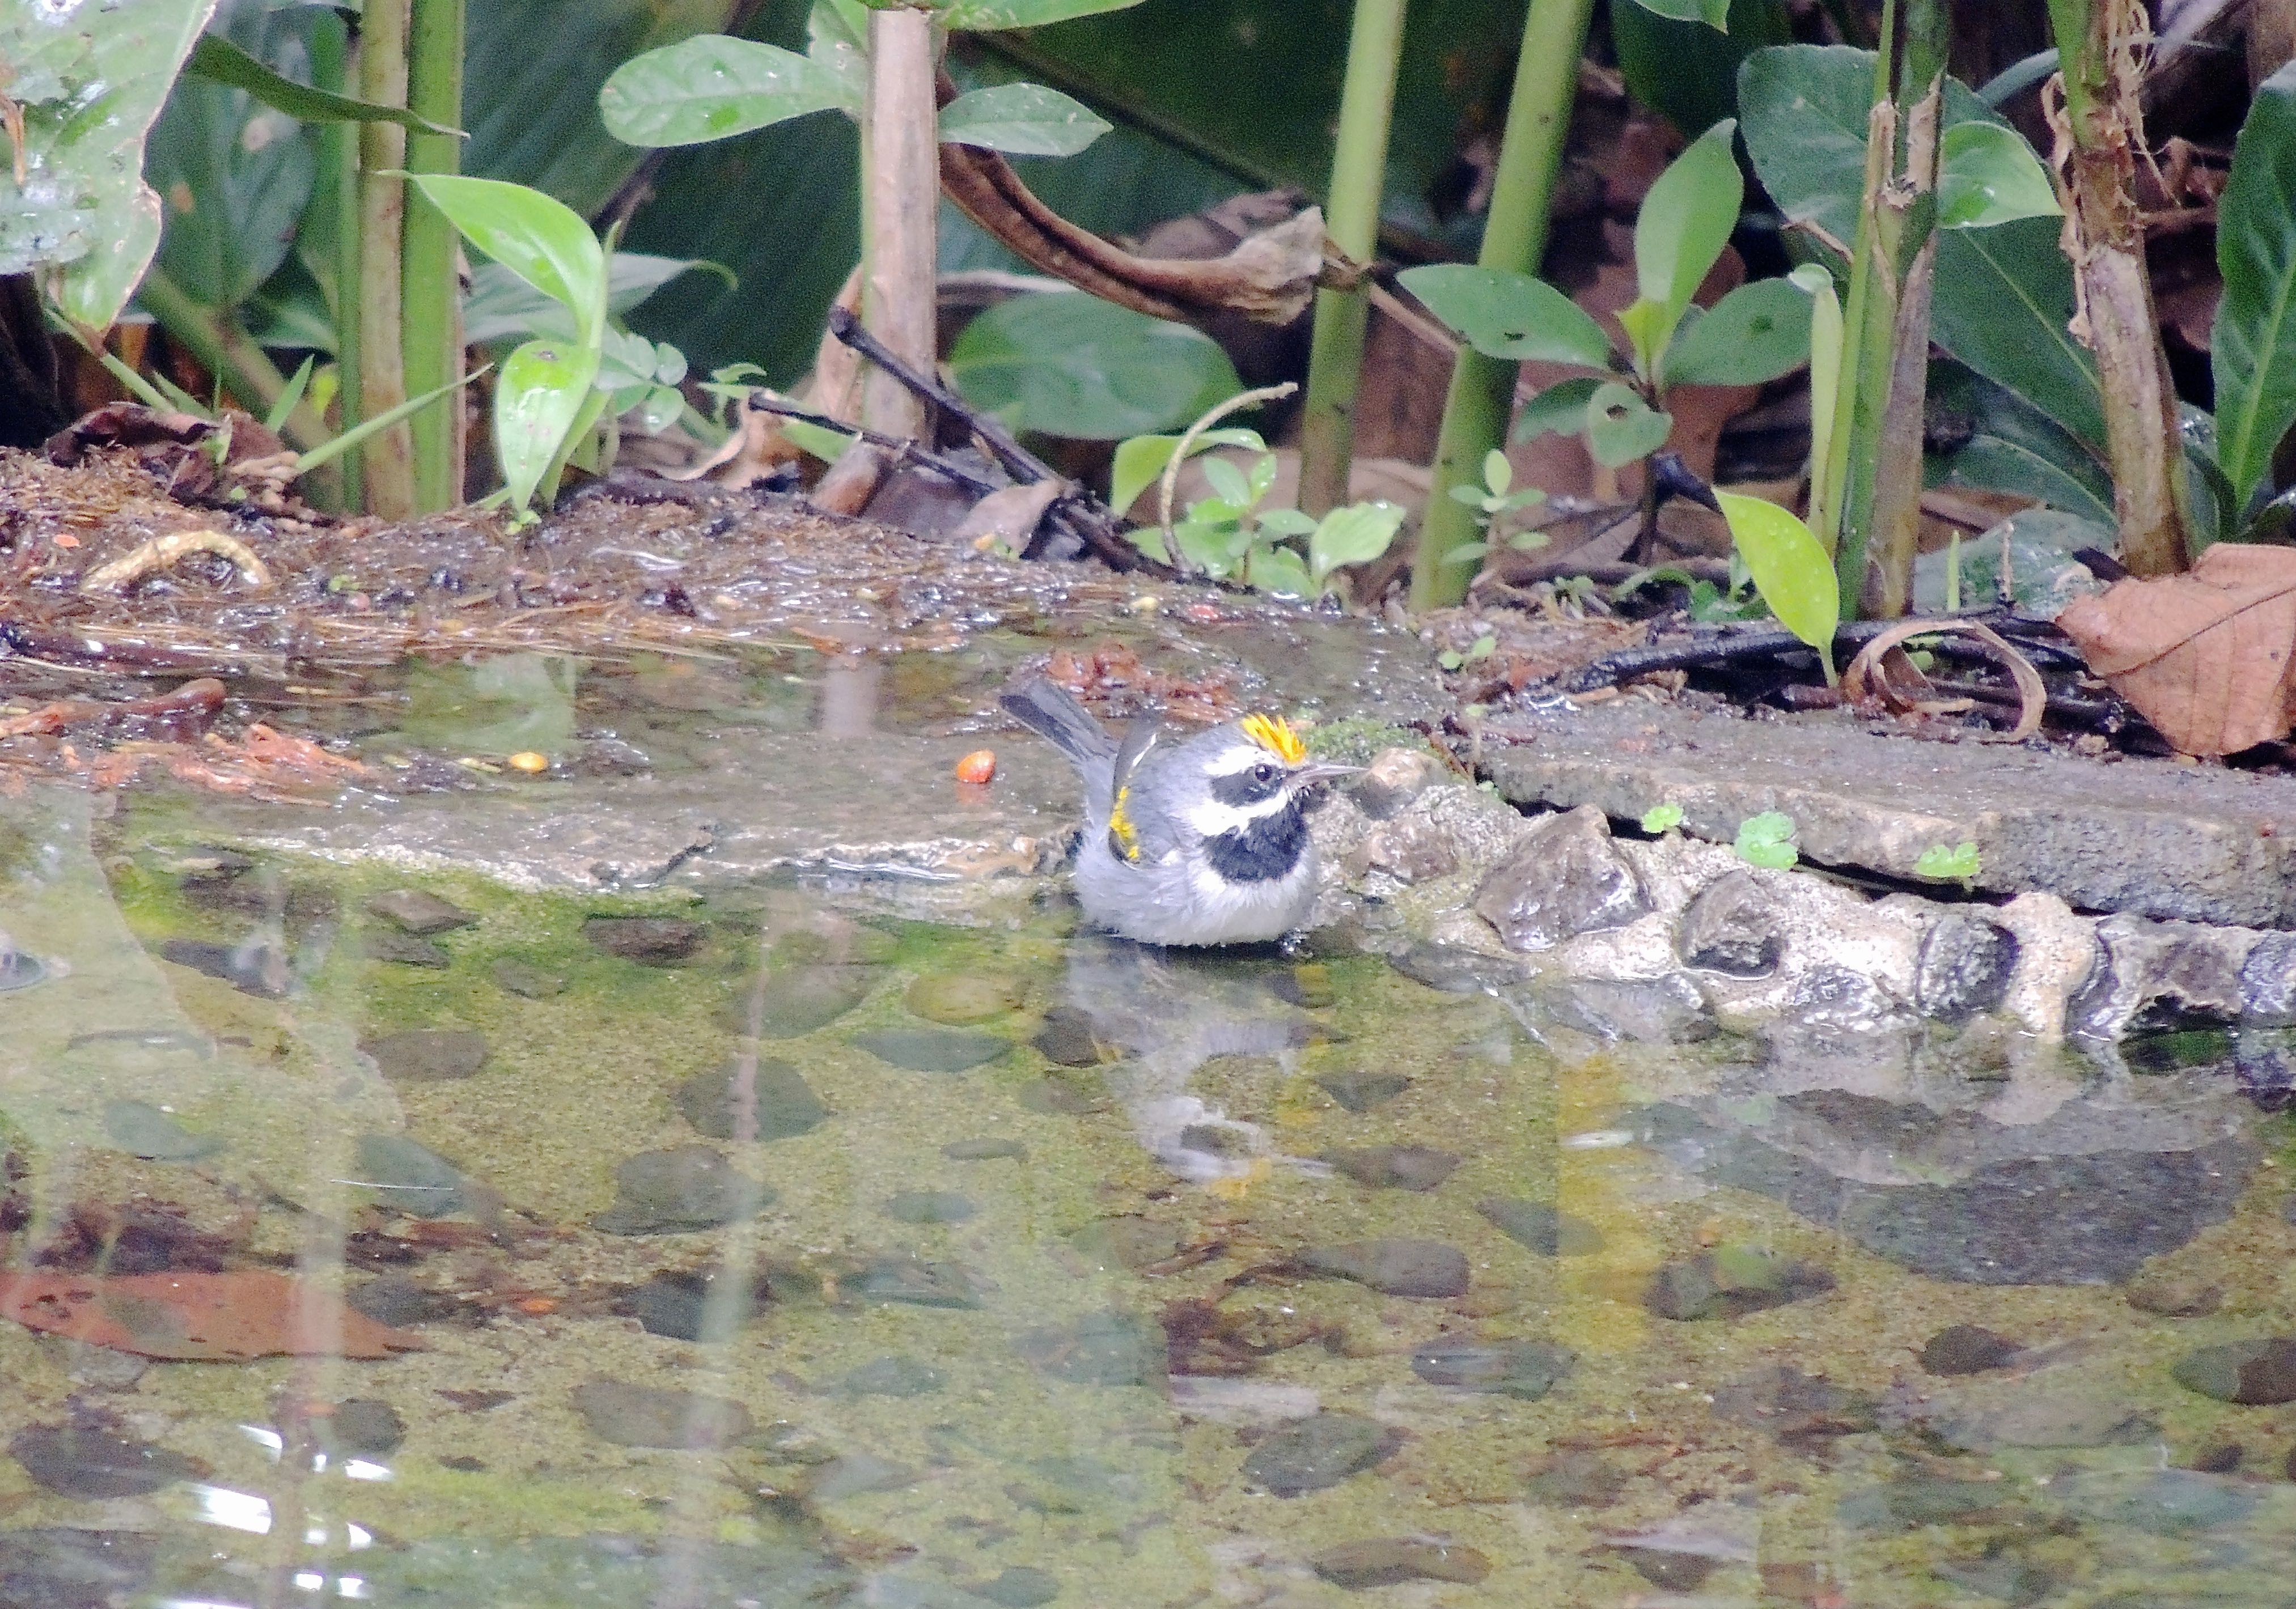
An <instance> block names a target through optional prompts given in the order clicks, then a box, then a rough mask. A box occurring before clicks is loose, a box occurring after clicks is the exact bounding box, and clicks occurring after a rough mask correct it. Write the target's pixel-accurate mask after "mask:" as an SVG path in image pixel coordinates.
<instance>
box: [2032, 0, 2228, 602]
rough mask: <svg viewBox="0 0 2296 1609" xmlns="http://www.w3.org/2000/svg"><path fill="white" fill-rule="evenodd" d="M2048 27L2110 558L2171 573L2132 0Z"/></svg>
mask: <svg viewBox="0 0 2296 1609" xmlns="http://www.w3.org/2000/svg"><path fill="white" fill-rule="evenodd" d="M2049 23H2050V26H2051V28H2052V29H2054V31H2055V34H2056V39H2057V53H2058V56H2059V59H2060V60H2061V61H2062V63H2063V82H2064V96H2065V104H2064V116H2065V121H2066V124H2067V127H2068V129H2069V131H2070V133H2071V143H2072V158H2071V163H2070V164H2069V169H2068V172H2067V174H2066V176H2065V186H2066V191H2067V192H2068V193H2067V203H2068V204H2067V208H2066V210H2067V211H2069V212H2070V213H2071V215H2072V220H2073V227H2072V238H2073V245H2072V255H2073V278H2074V282H2075V284H2076V286H2077V287H2078V289H2079V306H2080V313H2079V317H2078V319H2077V320H2076V324H2075V327H2076V329H2078V330H2079V331H2081V332H2082V337H2083V339H2084V340H2085V341H2086V343H2087V346H2088V348H2089V349H2090V350H2091V351H2092V352H2094V353H2095V354H2096V377H2097V382H2098V385H2099V387H2100V388H2101V389H2102V390H2103V394H2104V435H2105V447H2106V450H2107V453H2109V455H2110V456H2111V458H2112V502H2113V510H2114V512H2115V513H2116V514H2117V515H2118V516H2119V521H2120V557H2121V560H2122V562H2123V563H2125V564H2126V565H2127V566H2128V568H2129V570H2130V572H2131V573H2132V574H2135V575H2138V576H2165V575H2170V574H2173V573H2175V572H2176V571H2178V570H2181V569H2183V568H2185V567H2186V565H2187V564H2189V563H2190V562H2191V554H2192V540H2191V535H2190V533H2191V530H2192V523H2193V522H2192V509H2191V502H2190V494H2189V492H2188V490H2187V488H2186V486H2185V453H2184V442H2183V436H2182V433H2181V432H2180V431H2179V429H2178V421H2177V391H2176V386H2175V383H2174V381H2173V380H2171V378H2170V376H2169V355H2168V351H2167V349H2166V348H2165V347H2162V345H2161V328H2160V323H2159V321H2158V320H2157V319H2156V318H2155V317H2154V315H2153V279H2152V275H2151V274H2150V273H2149V272H2148V271H2147V269H2146V266H2145V262H2144V221H2143V218H2142V217H2141V216H2140V215H2139V213H2138V210H2137V205H2136V194H2135V192H2134V184H2135V180H2136V151H2138V150H2140V149H2142V148H2143V145H2144V122H2143V117H2142V114H2141V112H2140V111H2139V110H2138V108H2137V104H2136V87H2137V81H2138V78H2139V76H2140V68H2139V65H2138V63H2139V61H2140V59H2141V53H2142V50H2143V47H2144V10H2143V8H2142V7H2141V6H2136V7H2134V8H2133V9H2132V0H2049Z"/></svg>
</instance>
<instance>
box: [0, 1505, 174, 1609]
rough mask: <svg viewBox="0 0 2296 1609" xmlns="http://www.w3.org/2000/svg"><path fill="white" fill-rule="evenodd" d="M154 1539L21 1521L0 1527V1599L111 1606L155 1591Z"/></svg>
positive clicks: (80, 1607) (57, 1608) (54, 1607)
mask: <svg viewBox="0 0 2296 1609" xmlns="http://www.w3.org/2000/svg"><path fill="white" fill-rule="evenodd" d="M159 1554H160V1538H159V1536H158V1535H157V1534H155V1533H153V1532H152V1531H94V1530H82V1529H80V1528H79V1527H78V1526H70V1525H54V1526H26V1527H23V1528H21V1529H19V1530H13V1531H0V1604H25V1605H35V1604H36V1605H39V1606H40V1609H111V1606H112V1605H119V1604H141V1603H148V1602H151V1601H152V1600H153V1599H155V1598H157V1597H160V1588H159V1587H158V1585H157V1581H156V1579H155V1578H156V1572H157V1568H158V1564H159Z"/></svg>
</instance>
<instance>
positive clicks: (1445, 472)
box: [1411, 0, 1595, 609]
mask: <svg viewBox="0 0 2296 1609" xmlns="http://www.w3.org/2000/svg"><path fill="white" fill-rule="evenodd" d="M1594 9H1595V7H1594V0H1530V15H1529V19H1528V20H1526V21H1525V23H1524V24H1523V30H1522V50H1521V54H1520V55H1519V56H1518V57H1517V59H1516V64H1515V76H1514V92H1513V96H1512V98H1511V99H1510V100H1509V102H1508V103H1507V121H1506V134H1505V139H1504V141H1503V143H1501V145H1500V147H1499V161H1498V173H1497V176H1496V178H1495V180H1494V182H1493V184H1492V189H1491V212H1490V217H1489V219H1488V222H1486V224H1485V225H1484V226H1483V249H1482V250H1481V251H1480V253H1479V254H1478V255H1477V257H1476V259H1475V260H1476V261H1477V262H1479V263H1480V264H1481V265H1483V266H1484V267H1486V268H1502V269H1508V270H1512V271H1513V272H1515V273H1518V274H1536V273H1537V272H1538V265H1539V261H1540V259H1541V258H1542V257H1544V256H1545V255H1546V222H1547V204H1548V202H1549V201H1550V200H1552V199H1553V197H1554V176H1555V173H1556V171H1557V169H1558V168H1559V167H1561V165H1562V144H1563V141H1564V140H1565V138H1566V137H1567V136H1568V135H1569V134H1570V106H1571V102H1572V99H1573V97H1574V96H1575V95H1576V94H1577V92H1578V87H1579V53H1580V52H1581V51H1582V50H1584V49H1585V48H1586V44H1587V19H1588V18H1589V16H1590V15H1591V14H1592V13H1593V12H1594ZM1517 371H1518V365H1516V364H1515V363H1510V362H1507V361H1505V360H1503V359H1500V358H1493V357H1485V356H1484V355H1482V354H1481V353H1480V352H1476V351H1474V350H1473V349H1472V348H1469V347H1463V348H1461V350H1460V352H1459V360H1458V363H1456V366H1455V367H1454V368H1453V369H1452V371H1451V389H1450V393H1449V395H1448V396H1446V397H1445V398H1444V402H1443V428H1442V431H1441V433H1440V435H1439V437H1437V441H1436V447H1435V472H1434V475H1433V478H1432V481H1433V484H1432V485H1431V486H1429V488H1428V493H1427V511H1426V513H1425V514H1424V515H1423V516H1422V517H1421V521H1420V527H1419V554H1418V557H1417V559H1415V560H1414V561H1413V564H1412V571H1411V601H1412V606H1413V607H1414V608H1423V609H1424V608H1438V607H1440V606H1442V605H1445V604H1451V603H1456V602H1458V601H1459V600H1461V599H1463V598H1464V597H1465V596H1466V595H1467V583H1468V582H1469V581H1470V580H1472V576H1470V575H1469V574H1468V573H1467V567H1466V566H1464V565H1456V564H1446V563H1445V562H1444V559H1447V557H1448V556H1449V555H1450V552H1451V551H1452V550H1453V549H1454V548H1456V547H1458V546H1460V545H1461V544H1463V543H1469V542H1472V541H1473V540H1474V539H1475V537H1476V535H1477V534H1478V533H1477V530H1476V527H1475V510H1472V509H1471V508H1469V507H1468V506H1467V505H1466V504H1464V503H1463V502H1460V501H1459V500H1458V499H1456V498H1455V497H1453V496H1452V495H1451V488H1452V487H1454V486H1471V485H1480V483H1481V480H1482V474H1483V458H1484V455H1485V454H1487V453H1489V452H1490V450H1491V449H1492V448H1493V447H1496V446H1497V445H1500V444H1501V443H1502V442H1503V441H1504V440H1505V437H1506V428H1507V421H1508V420H1509V418H1510V417H1511V416H1512V415H1513V411H1514V384H1515V376H1516V373H1517Z"/></svg>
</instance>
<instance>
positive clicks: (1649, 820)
mask: <svg viewBox="0 0 2296 1609" xmlns="http://www.w3.org/2000/svg"><path fill="white" fill-rule="evenodd" d="M1681 825H1682V806H1681V805H1677V804H1675V803H1673V802H1672V801H1671V800H1669V801H1668V802H1667V803H1666V804H1664V805H1652V806H1651V807H1650V808H1649V809H1648V810H1645V811H1644V812H1643V820H1642V829H1643V830H1644V832H1647V833H1652V834H1657V833H1661V832H1672V831H1673V830H1674V829H1676V828H1677V827H1679V826H1681Z"/></svg>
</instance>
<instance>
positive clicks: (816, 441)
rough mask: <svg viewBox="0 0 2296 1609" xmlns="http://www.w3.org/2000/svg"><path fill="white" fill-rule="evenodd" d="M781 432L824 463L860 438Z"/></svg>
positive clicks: (790, 424)
mask: <svg viewBox="0 0 2296 1609" xmlns="http://www.w3.org/2000/svg"><path fill="white" fill-rule="evenodd" d="M782 434H783V436H786V437H789V438H790V440H791V441H792V442H794V443H795V444H796V445H797V447H798V449H799V451H800V452H804V453H812V454H813V455H814V456H815V457H816V458H818V459H819V460H821V461H822V462H824V463H835V462H836V461H838V459H839V458H840V457H841V456H843V455H844V452H845V449H846V448H848V447H849V446H851V445H853V444H854V443H855V442H857V441H858V440H860V439H861V438H860V437H857V436H848V435H846V434H845V433H844V432H843V431H841V430H832V429H830V428H829V427H828V426H826V425H816V424H813V423H810V422H809V421H806V420H802V419H785V420H783V421H782ZM1151 551H1154V550H1151Z"/></svg>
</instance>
